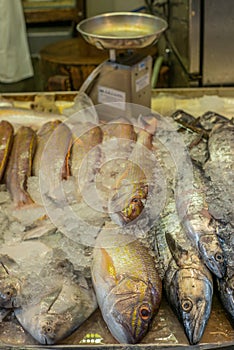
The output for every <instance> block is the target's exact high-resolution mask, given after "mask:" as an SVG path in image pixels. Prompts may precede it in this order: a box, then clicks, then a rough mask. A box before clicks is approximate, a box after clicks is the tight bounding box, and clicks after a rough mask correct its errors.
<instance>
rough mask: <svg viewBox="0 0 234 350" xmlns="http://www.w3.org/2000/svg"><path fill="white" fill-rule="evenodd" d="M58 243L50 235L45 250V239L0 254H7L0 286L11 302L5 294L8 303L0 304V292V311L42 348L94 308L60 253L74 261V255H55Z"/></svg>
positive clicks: (87, 286)
mask: <svg viewBox="0 0 234 350" xmlns="http://www.w3.org/2000/svg"><path fill="white" fill-rule="evenodd" d="M59 239H60V235H59V234H54V235H53V241H52V238H51V244H49V243H50V242H49V239H47V240H46V239H45V240H44V243H43V242H42V240H39V239H36V238H34V239H32V240H28V241H23V242H17V243H14V244H4V245H3V246H1V250H0V253H3V252H4V253H6V254H7V259H6V257H5V256H4V257H3V258H4V260H3V258H2V261H3V262H4V263H5V265H4V266H5V269H7V276H6V278H5V281H4V280H3V282H8V286H11V287H12V288H11V289H10V288H8V290H9V291H10V292H11V293H12V294H11V298H10V294H9V293H8V294H6V293H5V294H6V295H7V296H8V300H3V296H4V293H3V292H4V291H6V289H4V290H3V292H2V290H0V295H1V297H2V299H0V301H3V302H2V303H1V306H4V307H7V306H8V307H11V308H13V309H14V313H15V316H16V317H17V319H18V321H19V323H20V324H21V325H22V327H23V328H24V329H25V330H26V331H27V332H29V333H30V334H31V335H32V337H34V338H35V339H36V340H37V341H38V342H40V343H42V344H54V343H57V342H58V341H59V340H62V339H64V338H65V337H67V336H68V335H70V334H71V333H72V332H73V331H74V330H75V329H76V328H78V327H79V326H80V325H81V323H83V322H84V321H85V320H86V319H87V318H88V317H89V316H90V315H91V313H92V312H93V311H95V309H96V308H97V301H96V297H95V294H94V291H93V288H92V286H91V283H90V282H89V278H88V277H87V278H86V277H85V275H84V273H83V271H80V270H77V269H75V267H74V265H73V263H72V262H71V261H70V260H69V254H68V253H67V252H66V249H67V250H68V251H69V249H70V251H69V253H70V254H71V255H72V256H73V259H74V261H75V249H73V252H71V247H70V248H69V247H66V249H65V250H61V249H60V248H59ZM66 243H67V242H66ZM61 245H62V243H61ZM52 246H53V247H52ZM11 260H12V261H13V263H12V262H11ZM8 261H10V263H9V262H8ZM10 282H11V285H10ZM13 282H14V284H13ZM16 282H18V284H16ZM5 285H7V284H6V283H5ZM0 287H2V285H1V284H0ZM13 287H14V289H13ZM16 287H17V288H16ZM13 292H14V294H13Z"/></svg>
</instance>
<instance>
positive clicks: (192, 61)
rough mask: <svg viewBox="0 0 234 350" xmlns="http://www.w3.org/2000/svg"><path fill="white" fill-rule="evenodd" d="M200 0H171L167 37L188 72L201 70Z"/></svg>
mask: <svg viewBox="0 0 234 350" xmlns="http://www.w3.org/2000/svg"><path fill="white" fill-rule="evenodd" d="M200 7H201V1H200V0H169V8H170V11H169V15H168V25H169V29H168V31H167V39H168V40H169V42H170V45H171V47H172V51H173V52H174V53H175V54H176V55H177V56H178V57H177V59H178V60H179V61H180V64H181V65H183V67H184V68H185V69H186V70H187V72H188V74H197V73H199V72H200Z"/></svg>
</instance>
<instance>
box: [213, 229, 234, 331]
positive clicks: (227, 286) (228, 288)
mask: <svg viewBox="0 0 234 350" xmlns="http://www.w3.org/2000/svg"><path fill="white" fill-rule="evenodd" d="M218 236H219V238H220V242H221V244H222V247H223V250H224V253H225V259H226V263H227V270H226V273H225V275H224V277H223V278H216V281H217V285H218V292H219V296H220V299H221V301H222V304H223V306H224V308H225V309H226V311H227V313H228V315H229V317H230V320H231V322H232V325H233V326H234V228H233V226H232V225H230V224H221V223H220V224H219V230H218Z"/></svg>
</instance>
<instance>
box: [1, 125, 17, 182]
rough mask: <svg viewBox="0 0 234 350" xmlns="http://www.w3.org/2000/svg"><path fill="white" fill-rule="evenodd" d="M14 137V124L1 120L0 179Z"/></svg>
mask: <svg viewBox="0 0 234 350" xmlns="http://www.w3.org/2000/svg"><path fill="white" fill-rule="evenodd" d="M13 138H14V128H13V126H12V125H11V124H10V123H8V122H7V121H5V120H2V121H1V122H0V181H1V179H2V177H3V174H4V170H5V168H6V165H7V161H8V157H9V154H10V152H11V147H12V143H13Z"/></svg>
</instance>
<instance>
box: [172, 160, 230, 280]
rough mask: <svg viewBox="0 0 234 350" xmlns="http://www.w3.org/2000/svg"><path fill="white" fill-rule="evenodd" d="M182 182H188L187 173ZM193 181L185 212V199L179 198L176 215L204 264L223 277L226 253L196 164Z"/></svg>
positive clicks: (182, 175) (200, 170)
mask: <svg viewBox="0 0 234 350" xmlns="http://www.w3.org/2000/svg"><path fill="white" fill-rule="evenodd" d="M180 180H181V181H184V182H186V181H187V179H186V174H181V179H180ZM192 181H193V183H192V186H193V188H192V189H191V193H190V194H189V197H188V201H187V202H186V203H185V210H184V208H183V205H184V202H183V198H181V201H180V199H178V200H177V203H176V205H177V212H178V215H179V217H180V219H181V222H182V225H183V228H184V230H185V232H186V234H187V237H188V238H189V239H190V240H191V242H192V244H193V245H194V246H195V247H196V249H197V250H198V252H199V254H200V256H201V257H202V259H203V261H204V263H205V265H206V266H207V267H208V269H209V270H210V271H211V272H212V273H213V274H214V275H216V276H217V277H219V278H221V277H222V276H224V274H225V269H226V263H225V257H224V252H223V249H222V247H221V244H220V242H219V239H218V236H217V225H216V221H215V220H214V219H213V218H212V216H211V214H210V212H209V208H208V204H207V200H206V194H205V191H206V185H205V182H204V180H203V176H202V169H200V168H199V167H197V166H196V165H195V164H194V165H193V180H192ZM182 208H183V209H182ZM182 212H183V213H182ZM184 212H185V214H184Z"/></svg>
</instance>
